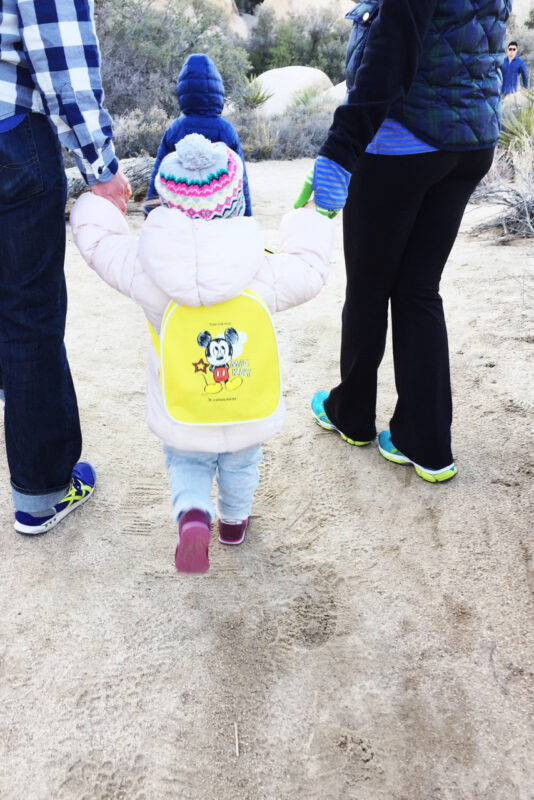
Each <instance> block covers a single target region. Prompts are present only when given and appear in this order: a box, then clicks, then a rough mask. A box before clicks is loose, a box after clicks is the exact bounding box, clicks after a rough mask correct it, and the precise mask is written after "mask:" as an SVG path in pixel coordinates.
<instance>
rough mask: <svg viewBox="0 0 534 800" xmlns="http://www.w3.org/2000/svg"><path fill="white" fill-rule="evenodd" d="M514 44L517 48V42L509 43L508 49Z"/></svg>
mask: <svg viewBox="0 0 534 800" xmlns="http://www.w3.org/2000/svg"><path fill="white" fill-rule="evenodd" d="M513 44H514V45H515V46H516V47H517V42H508V47H511V46H512V45H513Z"/></svg>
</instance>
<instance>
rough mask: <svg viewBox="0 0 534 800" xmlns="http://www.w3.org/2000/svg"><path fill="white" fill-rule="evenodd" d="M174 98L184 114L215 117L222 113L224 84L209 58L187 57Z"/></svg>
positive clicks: (199, 56)
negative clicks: (176, 98)
mask: <svg viewBox="0 0 534 800" xmlns="http://www.w3.org/2000/svg"><path fill="white" fill-rule="evenodd" d="M176 96H177V97H178V102H179V103H180V108H181V109H182V111H183V113H184V114H198V115H200V116H203V117H216V116H218V115H219V114H220V113H221V112H222V110H223V106H224V84H223V82H222V78H221V76H220V73H219V70H218V69H217V67H216V66H215V64H214V63H213V61H212V60H211V58H210V57H209V56H206V55H204V54H203V53H194V54H193V55H191V56H189V58H188V59H187V61H186V62H185V64H184V65H183V67H182V70H181V72H180V75H179V77H178V83H177V85H176Z"/></svg>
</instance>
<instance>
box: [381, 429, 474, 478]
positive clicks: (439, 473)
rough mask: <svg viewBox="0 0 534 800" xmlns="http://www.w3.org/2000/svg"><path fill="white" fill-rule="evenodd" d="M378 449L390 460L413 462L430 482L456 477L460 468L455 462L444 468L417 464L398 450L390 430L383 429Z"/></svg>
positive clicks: (420, 474)
mask: <svg viewBox="0 0 534 800" xmlns="http://www.w3.org/2000/svg"><path fill="white" fill-rule="evenodd" d="M378 449H379V450H380V452H381V454H382V455H383V456H384V458H387V460H388V461H393V463H395V464H411V465H412V466H413V467H414V469H415V471H416V472H417V474H418V475H419V477H420V478H422V479H423V480H424V481H428V482H429V483H443V481H448V480H450V479H451V478H454V476H455V475H456V473H457V472H458V468H457V467H455V466H454V462H453V463H452V464H449V466H448V467H444V468H443V469H427V468H426V467H421V466H420V465H419V464H416V463H415V461H410V459H409V458H407V457H406V456H405V455H403V454H402V453H401V452H400V450H397V448H396V447H395V445H394V444H393V442H392V441H391V434H390V432H389V431H382V433H380V434H379V435H378Z"/></svg>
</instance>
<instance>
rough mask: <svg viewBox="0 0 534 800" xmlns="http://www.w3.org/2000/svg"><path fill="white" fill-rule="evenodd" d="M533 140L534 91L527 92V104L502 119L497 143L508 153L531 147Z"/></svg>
mask: <svg viewBox="0 0 534 800" xmlns="http://www.w3.org/2000/svg"><path fill="white" fill-rule="evenodd" d="M533 142H534V91H532V90H529V91H528V92H527V105H526V106H524V107H523V108H517V110H516V111H515V112H514V113H513V114H511V115H510V116H509V117H507V118H506V119H504V120H503V125H502V131H501V136H500V139H499V144H500V145H501V147H502V148H503V149H504V151H505V152H506V153H507V154H508V155H512V154H513V153H517V152H521V151H524V150H528V149H529V148H532V143H533Z"/></svg>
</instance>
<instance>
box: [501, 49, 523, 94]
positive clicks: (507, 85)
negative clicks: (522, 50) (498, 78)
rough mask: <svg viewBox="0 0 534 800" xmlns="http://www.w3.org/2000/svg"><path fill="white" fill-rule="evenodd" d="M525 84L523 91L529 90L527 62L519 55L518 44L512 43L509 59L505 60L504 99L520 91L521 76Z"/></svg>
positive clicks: (503, 66)
mask: <svg viewBox="0 0 534 800" xmlns="http://www.w3.org/2000/svg"><path fill="white" fill-rule="evenodd" d="M520 75H521V81H522V83H523V89H527V88H528V73H527V67H526V64H525V62H524V61H523V59H522V58H519V56H518V55H517V42H510V44H509V45H508V57H507V58H505V59H504V64H503V65H502V78H503V81H502V94H503V97H506V95H509V94H515V93H516V92H517V91H518V89H519V76H520Z"/></svg>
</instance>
